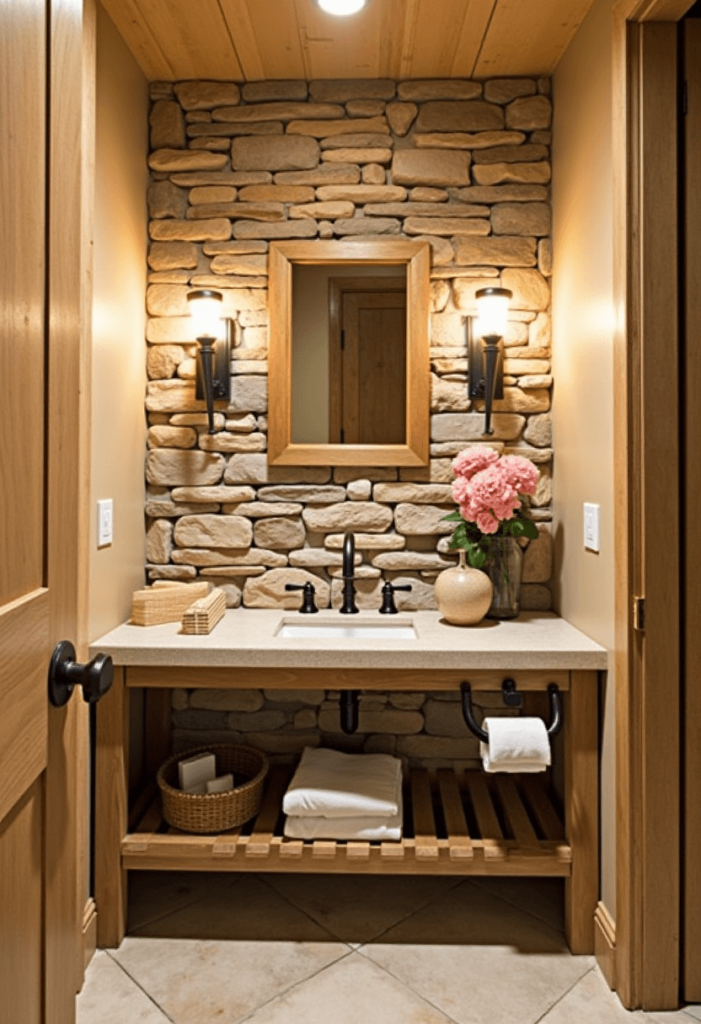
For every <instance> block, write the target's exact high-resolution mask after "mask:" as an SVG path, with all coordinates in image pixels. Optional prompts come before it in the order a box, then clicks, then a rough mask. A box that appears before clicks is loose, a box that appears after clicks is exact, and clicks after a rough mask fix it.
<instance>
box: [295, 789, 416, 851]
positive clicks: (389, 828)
mask: <svg viewBox="0 0 701 1024" xmlns="http://www.w3.org/2000/svg"><path fill="white" fill-rule="evenodd" d="M397 799H398V803H399V812H398V813H397V814H395V815H393V816H392V817H391V818H377V817H375V818H372V817H348V818H310V817H295V816H289V817H287V818H285V835H286V836H287V837H288V838H289V839H358V840H365V841H366V842H372V841H377V840H388V841H389V840H394V841H397V840H399V839H401V838H402V791H401V787H400V789H399V795H398V798H397Z"/></svg>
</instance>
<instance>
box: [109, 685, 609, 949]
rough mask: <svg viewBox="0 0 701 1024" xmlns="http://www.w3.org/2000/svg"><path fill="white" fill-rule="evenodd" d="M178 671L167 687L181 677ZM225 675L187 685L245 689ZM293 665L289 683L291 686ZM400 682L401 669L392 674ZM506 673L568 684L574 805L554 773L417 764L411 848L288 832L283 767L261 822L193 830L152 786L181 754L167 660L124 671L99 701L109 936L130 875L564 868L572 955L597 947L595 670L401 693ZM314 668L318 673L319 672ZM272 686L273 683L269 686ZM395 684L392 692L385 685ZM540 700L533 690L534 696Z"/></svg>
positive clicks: (276, 772)
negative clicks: (132, 748)
mask: <svg viewBox="0 0 701 1024" xmlns="http://www.w3.org/2000/svg"><path fill="white" fill-rule="evenodd" d="M275 671H276V670H271V669H263V670H260V675H261V678H260V679H258V678H257V673H256V671H255V670H250V669H249V670H247V672H246V674H245V684H246V685H247V686H248V687H256V686H261V685H265V686H270V685H271V684H273V683H274V682H275V678H274V673H275ZM174 674H175V675H177V674H178V672H177V670H176V672H175V673H173V671H172V670H170V672H169V675H170V679H169V682H170V686H177V685H178V684H179V683H180V685H182V684H183V683H184V682H185V680H184V679H183V680H182V681H181V680H179V679H178V680H177V681H175V680H174V678H173V676H174ZM227 675H228V678H227V679H226V682H225V681H224V678H223V674H222V673H221V672H220V671H219V670H217V669H211V668H210V669H202V670H198V671H196V672H193V671H192V670H188V679H187V684H186V685H189V686H198V687H212V686H217V685H219V686H224V685H228V686H229V687H236V686H242V685H244V677H243V675H242V678H241V681H240V682H239V680H238V679H235V678H234V679H232V674H231V672H229V673H227ZM289 675H291V673H285V672H284V671H280V678H279V679H278V683H279V684H281V686H282V687H285V686H290V685H291V680H290V679H289V678H288V677H289ZM352 675H353V676H354V679H353V683H354V684H355V685H356V686H357V688H358V689H366V690H372V689H387V688H392V689H400V681H399V678H398V674H397V678H392V679H391V680H388V673H387V672H384V673H373V672H366V673H365V674H364V677H363V676H362V675H361V673H360V672H358V673H357V675H356V673H355V672H354V673H352ZM390 675H391V676H394V673H390ZM505 675H511V676H513V677H514V678H515V679H516V681H517V685H518V688H519V689H520V690H523V691H524V692H525V693H528V692H529V691H531V692H533V691H539V694H540V696H539V698H538V699H539V700H541V701H542V700H543V690H544V689H545V687H546V686H547V683H548V682H549V681H553V680H554V681H557V682H558V684H559V685H560V688H561V690H562V692H563V708H564V723H565V724H564V742H563V753H564V758H563V760H564V801H563V803H564V806H563V808H562V813H561V810H560V808H559V806H558V801H557V798H555V797H554V796H553V794H552V791H551V788H550V785H549V773H547V774H546V773H543V774H533V775H525V774H522V775H506V774H499V775H493V776H492V775H487V774H485V773H484V772H481V771H468V772H454V771H451V770H447V769H441V770H439V771H437V772H436V773H435V775H434V774H431V775H429V773H428V772H427V771H425V770H422V769H414V770H412V771H411V773H410V777H409V778H408V779H407V780H406V784H405V792H404V807H405V827H404V833H403V839H402V840H401V841H400V842H336V841H333V840H314V841H302V840H292V839H286V838H284V836H283V831H282V826H283V815H282V812H281V806H282V798H283V795H284V793H285V789H286V787H287V783H288V781H289V777H290V769H289V768H281V767H276V768H274V769H273V770H272V771H271V773H270V776H269V778H268V780H267V784H266V788H265V793H264V798H263V804H262V807H261V809H260V811H259V813H258V815H257V816H256V818H255V819H254V820H253V821H251V822H248V823H247V824H246V825H245V826H243V827H242V828H241V829H232V830H230V831H228V832H223V833H222V834H220V835H214V836H204V835H187V834H185V833H182V832H178V831H177V830H175V829H172V828H170V827H169V826H168V825H167V824H166V823H165V822H164V820H163V817H162V813H161V803H160V794H159V792H158V790H157V789H156V786H155V781H154V777H155V772H156V769H157V768H158V765H159V764H160V763H161V761H163V760H164V759H165V758H166V757H167V756H169V754H170V736H169V719H170V692H169V689H168V688H167V687H166V679H167V676H166V672H165V671H164V670H163V669H158V668H152V667H149V668H146V667H134V668H117V669H116V671H115V682H114V685H113V687H112V689H111V690H110V692H109V693H108V694H107V695H106V697H105V698H104V700H103V701H102V702H101V704H100V706H99V709H98V734H97V777H96V790H97V803H96V855H95V888H96V892H95V896H96V902H97V908H98V944H99V945H100V946H101V947H114V946H119V945H120V943H121V941H122V939H123V938H124V934H125V929H126V895H127V876H128V872H129V871H130V870H144V869H150V870H154V871H163V870H172V871H254V872H264V871H284V872H295V871H296V872H302V873H323V872H331V873H338V874H406V875H424V874H448V875H465V876H467V875H502V876H505V875H512V876H513V875H520V876H541V877H542V876H554V877H562V878H564V879H565V889H566V905H565V932H566V937H567V941H568V944H569V946H570V949H571V951H572V952H573V953H592V952H593V950H594V913H595V910H596V905H597V900H598V896H599V887H598V883H599V873H598V855H599V850H598V735H597V708H598V696H597V691H598V686H597V678H598V677H597V673H596V672H595V671H574V670H573V671H569V672H566V671H563V670H558V671H555V672H544V671H538V670H529V671H525V672H518V671H509V670H508V668H507V669H505V670H502V671H492V672H485V671H478V672H470V671H469V670H466V671H465V672H461V673H456V672H449V673H447V672H433V673H430V672H427V671H422V672H409V673H405V674H404V682H403V687H402V688H403V689H405V690H431V689H438V687H439V685H440V688H442V689H444V690H450V689H458V688H459V685H460V680H461V679H469V680H470V681H471V682H472V681H474V688H477V689H483V690H487V689H489V690H495V691H498V690H499V689H500V687H501V681H502V679H503V678H504V676H505ZM312 676H313V677H314V678H313V679H312ZM315 677H316V672H314V670H312V672H298V673H294V681H295V684H296V685H298V686H300V687H301V686H304V684H305V683H306V685H307V687H309V685H310V684H311V685H314V684H316V685H317V686H319V687H322V686H323V685H328V673H324V674H323V678H322V675H321V673H319V678H318V679H316V678H315ZM263 680H265V681H263ZM388 682H389V684H390V685H389V686H388ZM142 689H143V694H144V697H145V713H144V721H145V736H144V742H143V753H144V767H145V778H146V782H145V784H144V785H142V788H141V791H140V793H139V795H138V796H137V797H136V798H134V799H132V802H131V808H129V807H128V800H127V796H126V794H127V792H128V764H129V727H128V722H129V698H130V695H131V694H133V693H136V692H139V691H140V690H142ZM534 699H535V698H534Z"/></svg>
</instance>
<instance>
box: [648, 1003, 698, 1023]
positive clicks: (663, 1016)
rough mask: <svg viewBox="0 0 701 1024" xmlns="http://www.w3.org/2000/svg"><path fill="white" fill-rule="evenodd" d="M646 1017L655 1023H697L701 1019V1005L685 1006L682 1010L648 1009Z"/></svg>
mask: <svg viewBox="0 0 701 1024" xmlns="http://www.w3.org/2000/svg"><path fill="white" fill-rule="evenodd" d="M646 1017H647V1019H648V1020H650V1021H654V1022H655V1024H697V1022H698V1021H699V1020H701V1006H683V1007H682V1008H681V1010H674V1011H664V1010H662V1011H658V1010H654V1011H651V1010H648V1011H647V1014H646Z"/></svg>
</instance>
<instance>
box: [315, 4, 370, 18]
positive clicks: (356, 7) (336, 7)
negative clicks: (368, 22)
mask: <svg viewBox="0 0 701 1024" xmlns="http://www.w3.org/2000/svg"><path fill="white" fill-rule="evenodd" d="M316 2H317V5H318V6H319V7H320V8H321V9H322V11H325V12H326V13H327V14H336V15H339V16H340V17H345V16H346V15H347V14H357V13H358V11H361V10H362V9H363V7H365V4H366V0H316Z"/></svg>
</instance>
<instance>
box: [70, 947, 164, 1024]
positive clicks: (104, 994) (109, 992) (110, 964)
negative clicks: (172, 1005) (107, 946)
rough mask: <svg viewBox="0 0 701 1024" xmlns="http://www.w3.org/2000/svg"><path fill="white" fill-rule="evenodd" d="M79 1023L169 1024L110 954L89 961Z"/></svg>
mask: <svg viewBox="0 0 701 1024" xmlns="http://www.w3.org/2000/svg"><path fill="white" fill-rule="evenodd" d="M76 1007H77V1016H76V1024H127V1022H128V1024H169V1022H168V1018H167V1017H166V1016H165V1014H164V1013H162V1012H161V1011H160V1010H159V1009H158V1007H157V1006H155V1005H154V1004H153V1002H152V1001H151V999H149V997H148V996H147V995H146V994H145V993H144V992H142V990H141V989H140V988H139V986H138V985H136V984H135V983H134V982H133V981H132V979H131V978H130V977H129V976H128V975H127V974H125V973H124V971H123V970H122V968H121V967H120V966H119V965H118V964H116V963H115V962H114V960H112V959H111V957H110V956H109V955H108V954H107V953H103V952H100V951H98V952H97V953H96V954H95V956H94V957H93V958H92V961H91V962H90V967H89V968H88V972H87V975H86V979H85V985H84V986H83V991H82V992H81V993H80V995H79V996H78V1000H77V1004H76Z"/></svg>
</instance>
